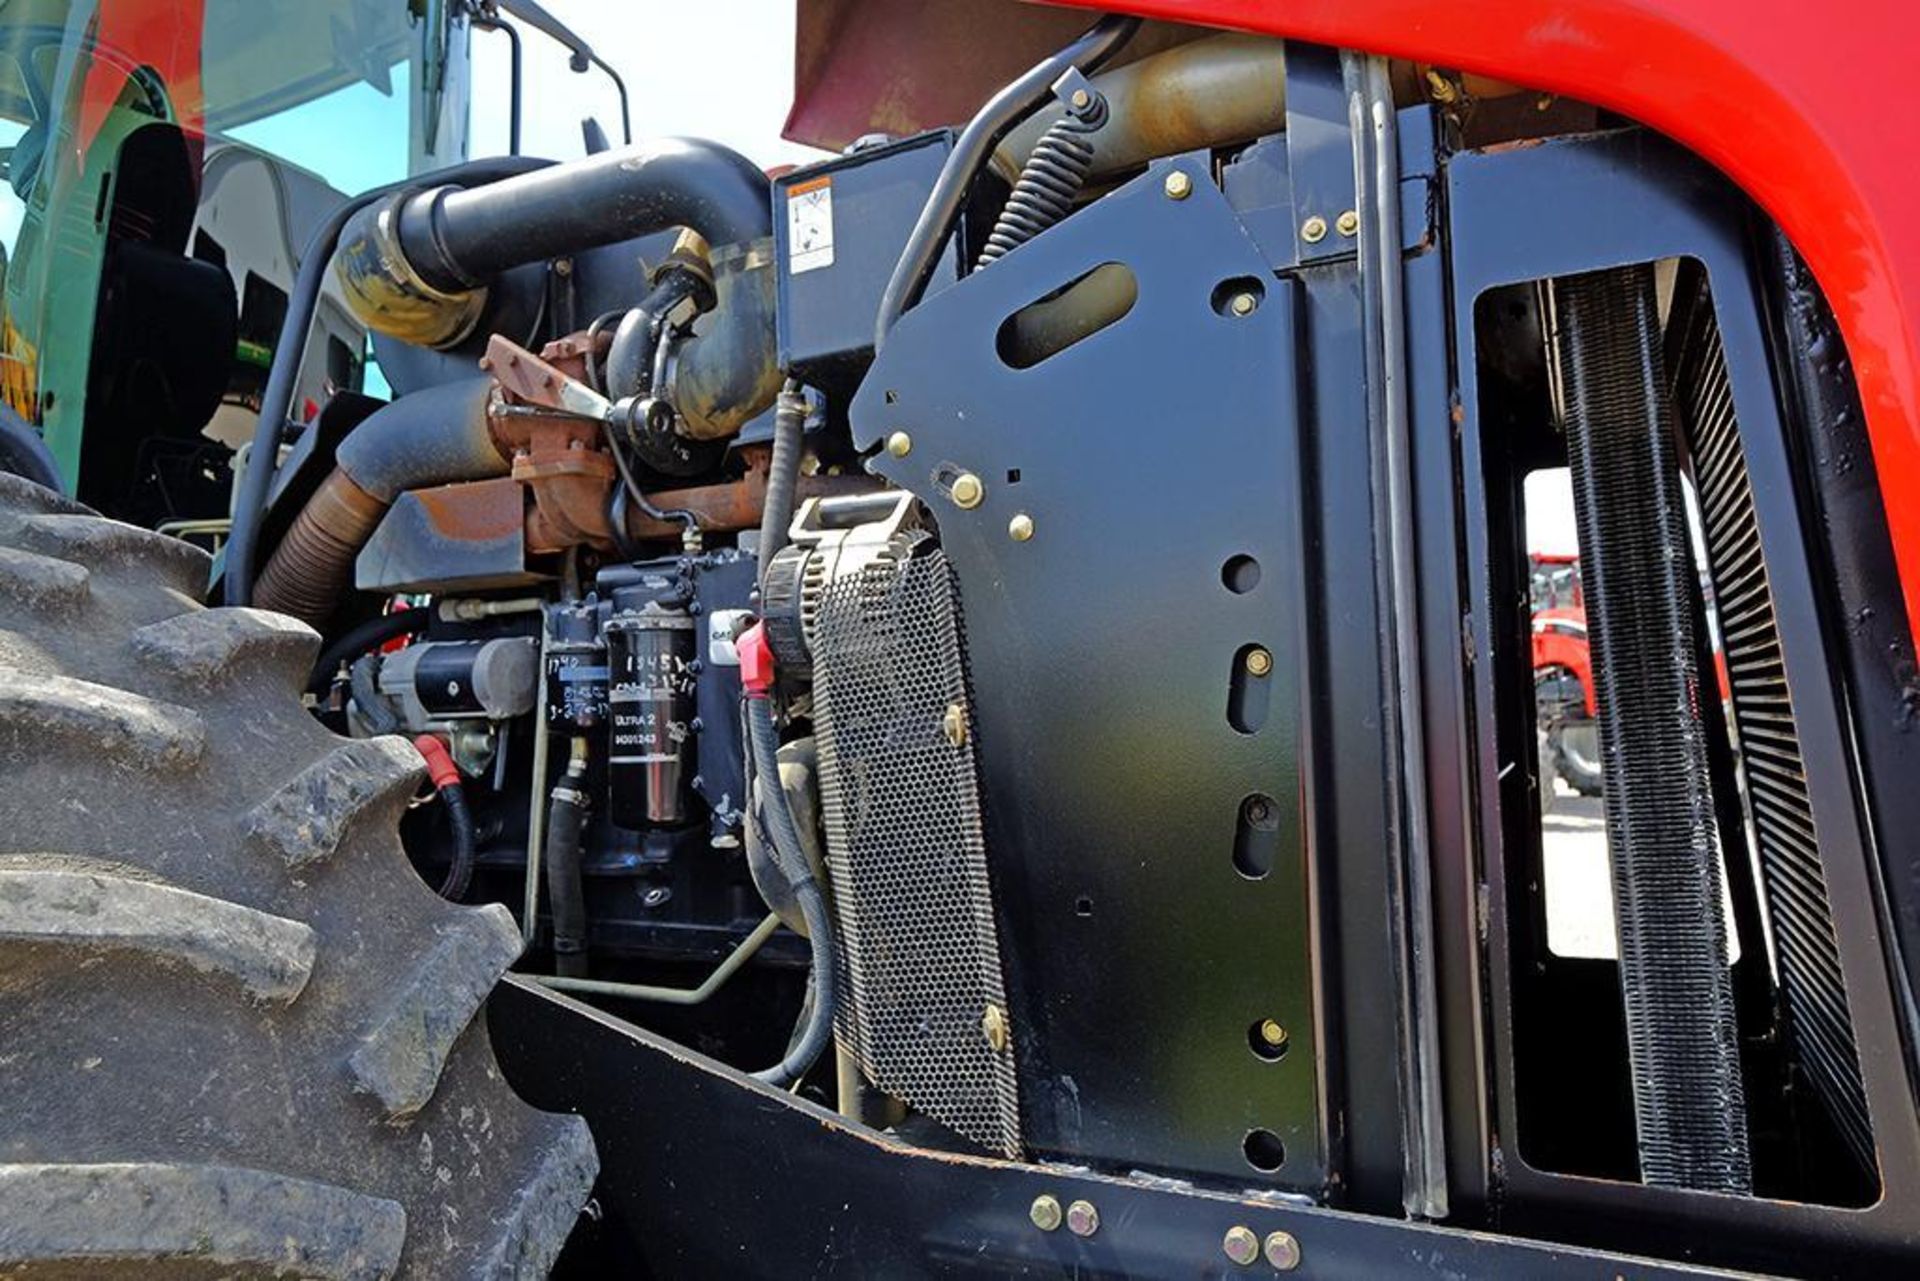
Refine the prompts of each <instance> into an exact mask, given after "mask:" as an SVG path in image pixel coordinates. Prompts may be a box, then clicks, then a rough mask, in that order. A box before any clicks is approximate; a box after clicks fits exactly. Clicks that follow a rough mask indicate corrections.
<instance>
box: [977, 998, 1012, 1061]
mask: <svg viewBox="0 0 1920 1281" xmlns="http://www.w3.org/2000/svg"><path fill="white" fill-rule="evenodd" d="M980 1031H981V1032H982V1033H983V1034H984V1035H985V1036H986V1038H987V1044H988V1045H989V1046H991V1047H992V1049H993V1052H994V1053H995V1054H1000V1053H1003V1052H1004V1051H1005V1050H1006V1048H1007V1034H1008V1032H1009V1028H1008V1027H1007V1012H1006V1011H1005V1010H1003V1009H1001V1008H1000V1007H999V1006H997V1005H989V1006H988V1007H987V1012H986V1013H985V1014H983V1015H981V1016H980Z"/></svg>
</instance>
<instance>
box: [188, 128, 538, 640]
mask: <svg viewBox="0 0 1920 1281" xmlns="http://www.w3.org/2000/svg"><path fill="white" fill-rule="evenodd" d="M552 163H553V162H552V161H550V160H532V159H529V158H527V157H525V156H490V157H488V158H486V159H483V160H469V161H467V162H466V163H465V164H459V165H454V166H452V167H450V168H447V169H441V170H438V171H436V172H434V173H429V174H422V175H420V176H419V177H417V178H409V179H407V180H405V181H404V182H397V183H389V184H387V185H386V186H384V187H375V188H374V189H373V190H372V191H368V192H364V193H362V194H360V195H358V196H355V197H354V198H353V199H351V200H348V201H344V202H343V203H342V204H341V205H340V206H339V207H338V208H337V209H335V210H334V211H333V212H332V213H331V214H328V215H327V219H326V221H325V222H322V223H321V224H320V225H319V226H318V227H316V228H315V229H314V232H313V235H312V236H310V237H308V239H307V247H306V250H305V251H304V252H303V253H302V254H301V256H300V270H299V271H298V272H296V273H295V274H294V278H293V291H292V292H291V293H290V294H289V295H288V296H287V311H286V316H285V317H284V318H283V319H282V320H281V322H280V336H279V338H277V339H275V340H274V345H273V365H272V367H271V368H270V369H269V370H268V371H267V385H266V387H265V388H264V389H263V390H262V391H261V393H260V417H259V419H258V420H257V421H256V422H255V423H254V427H253V445H252V448H251V449H250V450H249V451H248V454H247V457H248V460H249V462H248V466H247V472H246V475H245V476H244V477H243V478H242V479H241V482H240V493H239V495H238V496H237V498H236V500H235V502H234V508H233V528H232V530H231V531H230V532H229V533H228V535H227V546H226V558H225V561H224V572H225V574H226V590H225V593H224V595H225V599H226V602H227V604H229V605H250V604H252V603H253V580H254V563H255V562H256V561H258V560H259V559H260V522H261V519H262V518H263V517H264V516H265V515H266V510H267V495H268V494H269V493H271V492H272V490H273V476H274V471H275V469H276V467H277V466H278V463H279V452H280V436H281V433H282V432H284V431H285V430H286V426H287V411H288V410H289V409H290V408H291V407H292V405H293V386H294V382H295V381H296V380H297V379H298V378H299V376H300V362H301V358H302V357H303V356H304V355H305V354H306V348H307V331H308V330H309V329H311V328H312V326H313V313H314V309H315V308H316V307H317V306H318V305H319V302H320V285H321V282H322V281H323V280H324V279H325V277H326V271H327V267H328V265H329V264H330V263H331V262H332V261H333V251H334V249H335V248H336V247H337V246H338V245H339V243H340V232H341V230H342V229H343V228H345V227H346V225H347V223H348V221H350V220H351V219H352V218H353V216H354V215H355V214H357V213H359V212H360V211H361V210H362V209H365V208H366V207H367V206H368V205H370V204H372V203H374V202H375V201H376V200H379V199H381V198H382V197H383V196H389V195H392V194H393V193H394V192H395V191H398V190H400V189H401V188H403V187H415V186H428V185H436V184H442V185H443V184H447V183H462V184H469V185H477V184H480V183H488V182H495V181H498V180H499V179H502V178H507V177H511V176H513V175H515V174H524V173H529V172H532V171H533V170H535V169H540V168H544V167H545V166H547V165H550V164H552Z"/></svg>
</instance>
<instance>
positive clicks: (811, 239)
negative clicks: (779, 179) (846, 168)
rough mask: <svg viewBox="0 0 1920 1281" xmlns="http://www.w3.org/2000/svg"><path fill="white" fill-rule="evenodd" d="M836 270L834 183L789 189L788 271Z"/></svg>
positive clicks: (814, 182)
mask: <svg viewBox="0 0 1920 1281" xmlns="http://www.w3.org/2000/svg"><path fill="white" fill-rule="evenodd" d="M831 266H833V179H832V178H815V179H813V180H812V181H811V182H802V183H796V184H795V185H794V186H792V187H789V188H787V270H788V271H790V272H792V273H793V274H794V275H796V276H797V275H799V274H800V273H801V272H803V271H812V270H814V269H815V268H816V267H831Z"/></svg>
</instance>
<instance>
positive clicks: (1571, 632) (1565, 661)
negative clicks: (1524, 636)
mask: <svg viewBox="0 0 1920 1281" xmlns="http://www.w3.org/2000/svg"><path fill="white" fill-rule="evenodd" d="M1527 559H1528V561H1529V563H1530V566H1531V568H1532V571H1533V574H1532V595H1533V698H1534V715H1535V716H1536V717H1537V718H1538V724H1539V728H1540V764H1541V787H1540V796H1541V804H1542V805H1543V806H1547V805H1551V804H1552V800H1553V785H1552V779H1554V778H1555V777H1558V778H1560V779H1562V780H1563V781H1564V782H1565V783H1566V785H1567V786H1568V787H1571V788H1572V789H1573V790H1574V791H1576V792H1578V793H1580V795H1582V796H1598V795H1600V790H1601V783H1600V728H1599V727H1600V722H1599V721H1598V720H1597V719H1596V713H1595V709H1594V700H1593V655H1592V652H1591V651H1590V650H1589V649H1588V648H1587V603H1586V600H1585V599H1584V598H1583V597H1582V596H1581V594H1580V558H1579V557H1578V556H1568V555H1565V554H1553V553H1547V552H1535V553H1533V554H1532V555H1531V556H1529V557H1528V558H1527Z"/></svg>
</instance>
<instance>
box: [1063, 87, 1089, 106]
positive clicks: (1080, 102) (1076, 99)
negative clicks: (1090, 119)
mask: <svg viewBox="0 0 1920 1281" xmlns="http://www.w3.org/2000/svg"><path fill="white" fill-rule="evenodd" d="M1068 101H1069V102H1071V103H1072V104H1073V109H1074V110H1075V111H1085V110H1086V109H1087V104H1088V103H1090V102H1092V101H1093V95H1092V94H1090V93H1088V92H1087V91H1086V90H1085V89H1075V90H1074V91H1073V97H1071V98H1069V99H1068Z"/></svg>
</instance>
